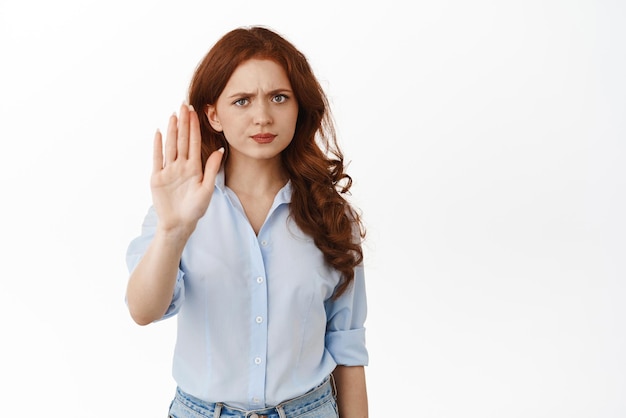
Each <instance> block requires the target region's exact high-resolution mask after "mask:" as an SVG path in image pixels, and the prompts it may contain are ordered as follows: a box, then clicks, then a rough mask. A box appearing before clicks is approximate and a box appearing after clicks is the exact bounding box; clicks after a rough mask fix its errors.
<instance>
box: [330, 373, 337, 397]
mask: <svg viewBox="0 0 626 418" xmlns="http://www.w3.org/2000/svg"><path fill="white" fill-rule="evenodd" d="M330 383H331V384H332V387H333V398H335V399H337V385H336V384H335V376H333V374H332V373H331V374H330Z"/></svg>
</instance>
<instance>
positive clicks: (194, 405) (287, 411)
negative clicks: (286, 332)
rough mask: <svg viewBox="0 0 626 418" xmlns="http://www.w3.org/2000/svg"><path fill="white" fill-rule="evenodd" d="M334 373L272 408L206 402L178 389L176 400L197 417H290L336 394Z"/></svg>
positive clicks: (318, 404)
mask: <svg viewBox="0 0 626 418" xmlns="http://www.w3.org/2000/svg"><path fill="white" fill-rule="evenodd" d="M334 383H335V382H334V380H333V377H332V375H330V376H328V377H327V378H326V379H324V382H322V383H321V384H320V385H319V386H318V387H316V388H315V389H312V390H311V391H309V392H307V393H305V394H304V395H301V396H298V397H296V398H293V399H289V400H288V401H284V402H281V403H280V404H278V405H276V406H275V407H272V408H264V409H255V410H249V411H246V410H243V409H239V408H234V407H232V406H229V405H227V404H224V403H221V402H217V403H213V402H206V401H203V400H201V399H198V398H196V397H194V396H191V395H189V394H188V393H186V392H183V391H182V390H181V389H180V388H177V389H176V398H175V401H178V402H180V403H181V404H183V405H184V406H186V407H187V408H189V409H190V410H191V411H193V412H194V413H195V414H194V416H197V417H203V418H204V417H209V418H219V417H224V418H226V417H228V418H266V417H267V418H289V417H291V416H297V415H299V414H303V413H305V412H307V411H309V410H313V409H315V408H317V407H319V406H320V405H322V404H324V403H325V402H328V401H329V398H331V397H333V396H334V395H335V385H334Z"/></svg>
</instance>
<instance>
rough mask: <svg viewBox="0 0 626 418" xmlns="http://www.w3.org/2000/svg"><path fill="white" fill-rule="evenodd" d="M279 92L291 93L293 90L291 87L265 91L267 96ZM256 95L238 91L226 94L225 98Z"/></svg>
mask: <svg viewBox="0 0 626 418" xmlns="http://www.w3.org/2000/svg"><path fill="white" fill-rule="evenodd" d="M280 93H291V94H293V91H292V90H291V89H287V88H284V89H275V90H271V91H268V92H267V95H268V96H274V95H276V94H280ZM253 96H256V93H246V92H239V93H233V94H231V95H229V96H227V99H234V98H236V97H253Z"/></svg>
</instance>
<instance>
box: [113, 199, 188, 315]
mask: <svg viewBox="0 0 626 418" xmlns="http://www.w3.org/2000/svg"><path fill="white" fill-rule="evenodd" d="M156 224H157V215H156V211H155V210H154V207H150V209H149V210H148V214H147V215H146V217H145V218H144V221H143V224H142V226H141V235H140V236H138V237H137V238H135V239H133V240H132V241H131V242H130V244H129V245H128V249H127V250H126V266H127V268H128V272H129V273H132V272H133V270H134V269H135V267H137V264H139V261H140V260H141V258H142V257H143V255H144V254H145V252H146V250H147V249H148V246H149V245H150V242H151V241H152V238H153V237H154V234H155V231H156ZM184 275H185V274H184V273H183V271H182V270H181V269H180V268H179V269H178V275H177V277H176V284H175V285H174V290H173V293H172V301H171V303H170V306H169V308H168V309H167V311H166V312H165V314H164V315H163V317H162V318H161V319H159V321H161V320H163V319H166V318H169V317H171V316H174V315H176V314H177V313H178V311H179V310H180V307H181V305H182V303H183V301H184V300H185V282H184V280H183V277H184ZM125 300H126V298H125Z"/></svg>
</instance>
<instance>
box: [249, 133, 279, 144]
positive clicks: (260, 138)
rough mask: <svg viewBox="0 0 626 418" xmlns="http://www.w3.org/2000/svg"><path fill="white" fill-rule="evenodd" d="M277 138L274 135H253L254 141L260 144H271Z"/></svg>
mask: <svg viewBox="0 0 626 418" xmlns="http://www.w3.org/2000/svg"><path fill="white" fill-rule="evenodd" d="M274 138H276V135H274V134H256V135H252V139H254V140H255V141H256V142H257V143H258V144H269V143H270V142H272V141H273V140H274Z"/></svg>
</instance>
